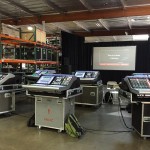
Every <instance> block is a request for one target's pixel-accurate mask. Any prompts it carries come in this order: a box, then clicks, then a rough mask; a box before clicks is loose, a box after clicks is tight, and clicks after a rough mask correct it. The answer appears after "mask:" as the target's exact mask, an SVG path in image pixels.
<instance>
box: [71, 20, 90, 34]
mask: <svg viewBox="0 0 150 150" xmlns="http://www.w3.org/2000/svg"><path fill="white" fill-rule="evenodd" d="M73 23H75V24H76V25H77V26H79V27H81V28H82V29H84V30H86V31H88V32H90V30H89V29H88V28H87V27H85V25H84V24H83V23H81V22H79V21H73Z"/></svg>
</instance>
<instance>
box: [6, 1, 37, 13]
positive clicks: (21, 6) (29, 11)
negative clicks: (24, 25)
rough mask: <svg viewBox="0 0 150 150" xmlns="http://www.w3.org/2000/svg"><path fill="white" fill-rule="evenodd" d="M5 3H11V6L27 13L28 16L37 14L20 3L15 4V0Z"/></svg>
mask: <svg viewBox="0 0 150 150" xmlns="http://www.w3.org/2000/svg"><path fill="white" fill-rule="evenodd" d="M5 1H7V2H9V5H13V6H15V7H18V8H19V9H21V10H23V11H24V12H26V13H28V14H31V15H35V12H33V11H31V10H29V9H28V8H26V7H25V6H23V5H22V4H20V3H17V2H15V1H13V0H5Z"/></svg>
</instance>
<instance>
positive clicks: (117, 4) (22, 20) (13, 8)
mask: <svg viewBox="0 0 150 150" xmlns="http://www.w3.org/2000/svg"><path fill="white" fill-rule="evenodd" d="M0 20H1V22H2V23H6V24H11V25H15V26H22V25H36V26H38V27H40V28H44V29H45V30H46V32H47V34H48V35H49V36H50V35H51V34H56V33H59V32H60V31H61V30H63V31H66V32H69V33H73V34H77V35H80V36H84V37H85V41H86V42H109V41H132V40H134V36H133V35H141V34H150V0H0Z"/></svg>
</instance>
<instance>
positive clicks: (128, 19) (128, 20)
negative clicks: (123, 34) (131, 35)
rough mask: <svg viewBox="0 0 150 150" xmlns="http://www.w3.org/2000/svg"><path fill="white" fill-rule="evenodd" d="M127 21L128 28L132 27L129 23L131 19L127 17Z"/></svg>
mask: <svg viewBox="0 0 150 150" xmlns="http://www.w3.org/2000/svg"><path fill="white" fill-rule="evenodd" d="M127 23H128V26H129V28H130V29H132V24H131V20H130V18H129V17H127Z"/></svg>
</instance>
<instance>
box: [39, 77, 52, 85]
mask: <svg viewBox="0 0 150 150" xmlns="http://www.w3.org/2000/svg"><path fill="white" fill-rule="evenodd" d="M53 78H54V77H53V76H42V77H41V78H40V79H39V80H38V81H37V83H39V84H50V83H51V81H52V80H53Z"/></svg>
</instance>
